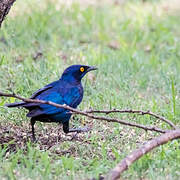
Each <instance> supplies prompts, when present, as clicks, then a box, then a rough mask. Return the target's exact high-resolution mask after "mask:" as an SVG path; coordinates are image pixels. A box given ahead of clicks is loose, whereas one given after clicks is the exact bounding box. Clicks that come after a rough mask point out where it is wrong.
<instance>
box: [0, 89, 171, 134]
mask: <svg viewBox="0 0 180 180" xmlns="http://www.w3.org/2000/svg"><path fill="white" fill-rule="evenodd" d="M0 96H5V97H14V98H17V99H20V100H22V101H24V102H33V103H41V104H49V105H52V106H55V107H57V108H64V109H67V110H69V111H71V112H74V113H75V114H81V115H83V116H87V117H89V118H92V119H97V120H103V121H108V122H116V123H119V124H123V125H127V126H131V127H137V128H140V129H144V130H146V131H147V130H148V131H155V132H159V133H166V132H168V130H163V129H160V128H157V127H155V126H145V125H142V124H136V123H131V122H126V121H123V120H120V119H116V118H109V117H103V116H95V115H92V114H90V113H87V112H84V111H80V110H78V109H74V108H72V107H70V106H68V105H66V104H63V105H62V104H56V103H53V102H51V101H43V100H38V99H27V98H23V97H20V96H18V95H15V94H6V93H3V92H0Z"/></svg>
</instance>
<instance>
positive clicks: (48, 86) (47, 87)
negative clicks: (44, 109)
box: [30, 81, 57, 99]
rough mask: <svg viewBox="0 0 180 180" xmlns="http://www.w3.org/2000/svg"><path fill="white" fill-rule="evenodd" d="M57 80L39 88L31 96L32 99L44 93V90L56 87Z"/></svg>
mask: <svg viewBox="0 0 180 180" xmlns="http://www.w3.org/2000/svg"><path fill="white" fill-rule="evenodd" d="M56 83H57V81H55V82H53V83H51V84H48V85H46V86H44V87H43V88H41V89H39V90H37V91H36V92H34V93H33V94H32V96H31V97H30V98H31V99H35V98H36V97H37V96H39V95H40V94H41V93H43V92H44V91H47V90H48V89H50V88H52V87H54V86H55V85H56Z"/></svg>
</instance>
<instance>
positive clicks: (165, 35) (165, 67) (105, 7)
mask: <svg viewBox="0 0 180 180" xmlns="http://www.w3.org/2000/svg"><path fill="white" fill-rule="evenodd" d="M42 2H43V3H42ZM178 7H180V6H179V2H178V1H176V0H173V1H140V0H137V1H133V0H129V1H121V0H120V1H108V0H106V1H95V0H94V1H87V0H86V1H81V0H76V1H67V2H66V3H64V1H60V0H59V1H58V0H53V1H50V0H44V1H37V0H27V1H24V2H22V1H19V0H17V1H16V3H15V4H14V6H13V7H12V9H11V12H10V14H9V16H8V17H7V19H6V21H5V22H4V23H3V26H2V28H1V31H0V52H1V53H0V90H1V91H3V92H15V93H16V94H19V95H21V96H23V97H29V96H31V94H32V93H33V92H34V91H35V90H37V89H39V88H41V87H43V86H44V85H46V84H47V83H50V82H52V81H54V80H57V79H58V78H59V77H60V75H61V73H62V72H63V70H64V69H65V68H66V67H67V66H69V65H71V64H88V65H94V66H97V67H98V71H97V72H91V73H89V74H88V75H87V77H85V78H84V79H83V86H84V90H85V94H84V98H83V102H82V103H81V105H80V106H79V107H78V108H79V109H81V110H87V109H90V108H92V109H112V108H118V109H127V108H128V109H131V108H132V109H142V110H151V111H153V112H155V113H157V114H160V115H162V116H164V117H166V118H168V119H170V120H171V121H173V122H174V123H175V124H176V125H177V126H179V125H180V121H179V118H180V101H179V97H180V93H179V89H180V76H179V73H180V60H179V58H180V51H179V49H180V43H179V40H180V31H179V29H180V23H179V18H180V14H179V12H180V11H179V8H178ZM14 101H15V99H14V98H2V97H1V98H0V144H1V146H0V177H1V179H63V180H65V179H90V178H98V177H99V176H100V175H102V176H104V175H105V174H106V173H108V172H109V170H110V169H111V168H113V167H114V166H115V165H116V164H117V163H118V162H120V160H122V159H123V158H124V157H125V156H126V155H127V154H129V153H130V152H131V151H132V150H133V149H135V148H137V147H139V146H141V145H142V144H144V143H145V142H146V141H147V140H149V139H152V138H153V137H155V136H157V135H158V133H153V132H146V131H144V130H140V129H137V128H130V127H127V126H123V125H120V124H116V123H109V122H104V121H99V120H92V119H89V118H86V117H82V116H79V115H74V117H73V118H72V119H71V121H70V124H71V126H74V127H80V126H89V127H91V128H92V130H91V131H90V132H88V133H82V134H78V135H77V136H76V137H75V138H72V136H73V135H68V136H67V135H65V134H64V133H63V131H62V127H61V126H59V125H58V124H55V123H53V124H42V123H37V124H36V126H35V130H36V133H37V139H38V142H37V143H34V144H33V143H32V142H31V141H30V140H29V137H30V135H31V132H30V125H29V119H28V118H27V117H26V112H27V111H26V110H24V109H8V108H6V107H4V104H5V103H10V102H14ZM110 116H112V117H117V118H119V119H123V120H126V121H130V122H136V123H142V124H145V125H156V126H158V127H161V128H169V126H168V125H166V124H164V123H163V122H161V121H159V120H156V119H154V118H151V117H149V116H137V115H128V114H124V115H122V114H121V115H117V114H112V115H110ZM179 169H180V149H179V140H175V141H173V142H170V143H168V144H166V145H164V146H161V147H159V148H157V149H156V150H154V151H152V152H151V153H149V154H147V155H146V156H144V157H143V158H141V159H140V160H138V161H137V162H136V163H135V164H134V165H132V166H131V167H130V169H129V170H128V171H127V172H125V173H123V176H122V179H164V177H166V179H179V177H180V171H179Z"/></svg>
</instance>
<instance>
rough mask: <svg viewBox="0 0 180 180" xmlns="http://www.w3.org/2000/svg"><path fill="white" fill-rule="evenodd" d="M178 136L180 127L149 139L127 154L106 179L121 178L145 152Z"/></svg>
mask: <svg viewBox="0 0 180 180" xmlns="http://www.w3.org/2000/svg"><path fill="white" fill-rule="evenodd" d="M177 138H180V129H177V130H171V131H170V132H167V133H165V134H163V135H161V136H159V137H156V138H154V139H152V140H151V141H148V142H147V143H146V144H145V145H143V146H142V147H140V148H139V149H137V150H135V151H133V152H132V153H131V154H129V155H128V156H126V158H125V159H123V160H122V161H121V162H120V163H119V164H117V166H116V167H115V168H114V169H112V170H111V171H110V173H109V174H108V175H107V176H106V177H105V180H109V179H111V180H116V179H119V177H120V175H121V173H122V172H124V171H125V170H127V169H128V167H129V166H130V165H131V164H132V163H133V162H135V161H136V160H138V159H139V158H141V157H142V156H143V155H144V154H146V153H148V152H149V151H151V150H152V149H154V148H156V147H158V146H160V145H162V144H165V143H167V142H168V141H172V140H174V139H177Z"/></svg>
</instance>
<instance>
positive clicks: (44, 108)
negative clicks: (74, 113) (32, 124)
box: [27, 89, 65, 117]
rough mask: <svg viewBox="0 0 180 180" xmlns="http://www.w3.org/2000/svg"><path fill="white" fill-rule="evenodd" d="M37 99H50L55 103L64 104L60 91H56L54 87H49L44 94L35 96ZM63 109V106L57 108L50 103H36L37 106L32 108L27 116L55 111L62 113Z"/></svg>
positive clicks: (53, 112)
mask: <svg viewBox="0 0 180 180" xmlns="http://www.w3.org/2000/svg"><path fill="white" fill-rule="evenodd" d="M37 98H38V99H41V100H44V101H52V102H54V103H57V104H65V102H64V100H63V98H62V96H61V94H60V93H58V92H57V91H56V89H50V90H49V91H48V92H47V93H46V94H44V96H40V97H37ZM63 111H65V109H63V108H57V107H55V106H52V105H48V104H38V106H37V107H36V108H34V109H32V110H31V111H30V112H29V113H28V114H27V116H28V117H35V116H40V115H53V114H57V113H62V112H63Z"/></svg>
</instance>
